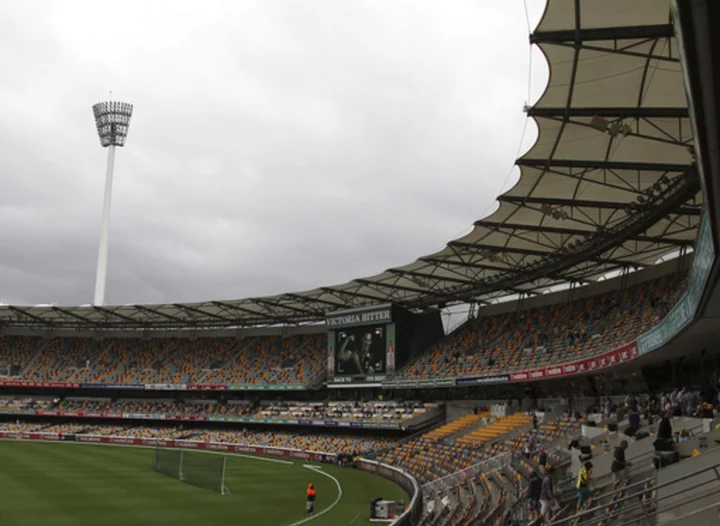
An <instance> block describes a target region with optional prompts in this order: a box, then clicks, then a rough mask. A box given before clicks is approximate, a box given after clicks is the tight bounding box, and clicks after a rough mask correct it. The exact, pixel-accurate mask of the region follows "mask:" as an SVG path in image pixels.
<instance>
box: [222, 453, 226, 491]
mask: <svg viewBox="0 0 720 526" xmlns="http://www.w3.org/2000/svg"><path fill="white" fill-rule="evenodd" d="M226 465H227V457H226V456H225V455H223V457H222V473H221V474H220V494H221V495H225V494H226V493H227V491H226V490H225V468H226Z"/></svg>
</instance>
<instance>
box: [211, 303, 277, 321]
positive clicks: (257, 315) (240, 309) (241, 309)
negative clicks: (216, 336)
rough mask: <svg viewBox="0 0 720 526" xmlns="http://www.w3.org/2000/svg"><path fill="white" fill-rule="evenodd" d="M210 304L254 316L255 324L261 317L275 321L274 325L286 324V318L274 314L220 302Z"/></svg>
mask: <svg viewBox="0 0 720 526" xmlns="http://www.w3.org/2000/svg"><path fill="white" fill-rule="evenodd" d="M211 303H212V304H213V305H215V306H217V307H220V308H221V309H225V310H236V311H238V312H242V313H244V314H250V315H252V316H255V319H254V320H253V321H255V322H257V318H260V319H262V318H263V317H266V318H269V319H271V320H273V321H275V322H276V323H279V324H281V325H283V324H287V323H288V320H287V318H282V317H279V316H276V315H274V314H267V313H266V312H255V311H253V310H250V309H246V308H244V307H240V306H238V305H233V304H230V303H223V302H221V301H212V302H211ZM238 321H239V322H247V321H248V320H243V319H240V320H238ZM248 325H249V324H248Z"/></svg>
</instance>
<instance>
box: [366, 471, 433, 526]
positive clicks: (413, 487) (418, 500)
mask: <svg viewBox="0 0 720 526" xmlns="http://www.w3.org/2000/svg"><path fill="white" fill-rule="evenodd" d="M357 467H358V469H360V470H362V471H367V472H370V473H373V474H375V475H379V476H381V477H383V478H386V479H388V480H392V481H393V482H395V483H396V484H398V485H399V486H400V487H401V488H403V489H404V490H405V492H406V493H407V494H408V495H410V503H409V504H408V505H407V508H406V509H405V511H404V512H403V513H402V514H401V515H399V516H398V517H396V518H395V519H394V520H393V521H392V523H391V526H415V525H416V524H418V523H419V521H420V517H421V516H422V513H423V492H422V490H421V488H420V484H418V481H417V480H415V477H413V476H412V475H411V474H410V473H407V472H406V471H404V470H402V469H400V468H395V467H392V466H388V465H387V464H381V463H379V462H375V461H374V460H368V459H364V458H363V459H360V460H359V461H358V462H357Z"/></svg>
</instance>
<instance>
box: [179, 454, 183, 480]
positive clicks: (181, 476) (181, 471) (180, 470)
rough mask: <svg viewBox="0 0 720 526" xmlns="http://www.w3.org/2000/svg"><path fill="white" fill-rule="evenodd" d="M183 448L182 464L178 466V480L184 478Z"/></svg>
mask: <svg viewBox="0 0 720 526" xmlns="http://www.w3.org/2000/svg"><path fill="white" fill-rule="evenodd" d="M182 468H183V450H182V449H181V450H180V465H179V466H178V480H182V479H183V469H182Z"/></svg>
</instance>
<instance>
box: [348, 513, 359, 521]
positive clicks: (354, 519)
mask: <svg viewBox="0 0 720 526" xmlns="http://www.w3.org/2000/svg"><path fill="white" fill-rule="evenodd" d="M359 516H360V512H358V514H357V515H355V517H353V520H351V521H350V524H355V521H356V520H357V518H358V517H359Z"/></svg>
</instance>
